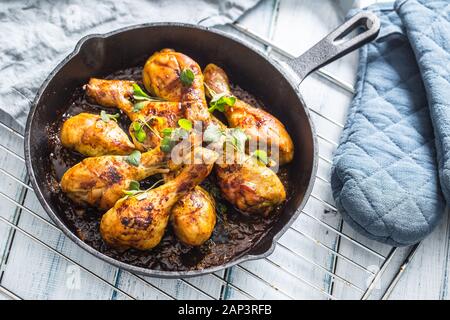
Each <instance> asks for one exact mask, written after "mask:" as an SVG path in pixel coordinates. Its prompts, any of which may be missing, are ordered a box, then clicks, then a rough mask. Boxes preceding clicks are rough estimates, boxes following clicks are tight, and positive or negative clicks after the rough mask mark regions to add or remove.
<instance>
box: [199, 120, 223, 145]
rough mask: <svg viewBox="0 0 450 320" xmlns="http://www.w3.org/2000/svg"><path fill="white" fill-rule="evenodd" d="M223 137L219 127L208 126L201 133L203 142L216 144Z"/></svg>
mask: <svg viewBox="0 0 450 320" xmlns="http://www.w3.org/2000/svg"><path fill="white" fill-rule="evenodd" d="M223 135H224V133H223V131H222V130H221V129H220V128H219V126H217V125H215V124H210V125H209V126H208V127H206V129H205V132H203V141H205V142H217V141H219V140H220V138H221V137H222V136H223Z"/></svg>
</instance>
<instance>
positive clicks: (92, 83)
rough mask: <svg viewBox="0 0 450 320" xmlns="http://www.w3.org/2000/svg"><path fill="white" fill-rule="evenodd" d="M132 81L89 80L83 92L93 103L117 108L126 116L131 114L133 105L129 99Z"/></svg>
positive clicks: (131, 92)
mask: <svg viewBox="0 0 450 320" xmlns="http://www.w3.org/2000/svg"><path fill="white" fill-rule="evenodd" d="M133 83H135V82H134V81H128V80H103V79H97V78H91V79H90V80H89V83H88V84H87V85H86V87H85V90H86V94H87V96H88V97H90V98H91V99H92V100H93V101H94V102H95V103H97V104H99V105H101V106H104V107H111V108H119V109H120V110H122V111H123V112H125V114H126V115H128V116H130V114H132V113H133V104H132V103H131V101H130V98H131V97H132V96H133V92H134V89H133Z"/></svg>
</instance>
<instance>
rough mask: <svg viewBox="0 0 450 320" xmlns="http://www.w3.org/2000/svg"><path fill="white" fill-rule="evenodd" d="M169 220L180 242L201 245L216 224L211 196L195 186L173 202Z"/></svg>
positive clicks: (214, 206)
mask: <svg viewBox="0 0 450 320" xmlns="http://www.w3.org/2000/svg"><path fill="white" fill-rule="evenodd" d="M171 222H172V227H173V230H174V232H175V235H176V236H177V237H178V239H180V241H181V242H183V243H185V244H187V245H190V246H200V245H202V244H203V243H205V242H206V241H207V240H208V239H209V238H210V237H211V234H212V232H213V230H214V226H215V225H216V205H215V201H214V199H213V197H211V195H210V194H209V193H208V192H207V191H206V190H205V189H203V188H202V187H200V186H197V187H195V189H194V190H192V191H191V192H189V193H188V194H186V195H184V196H183V197H182V198H181V199H180V200H179V201H178V202H177V203H176V204H175V206H174V207H173V209H172V214H171Z"/></svg>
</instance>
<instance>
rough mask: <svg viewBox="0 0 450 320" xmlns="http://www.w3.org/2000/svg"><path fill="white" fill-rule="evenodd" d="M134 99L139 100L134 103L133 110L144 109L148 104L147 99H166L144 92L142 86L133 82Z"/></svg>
mask: <svg viewBox="0 0 450 320" xmlns="http://www.w3.org/2000/svg"><path fill="white" fill-rule="evenodd" d="M133 99H134V100H136V101H139V102H137V103H136V104H134V107H133V112H138V111H140V110H142V108H143V107H144V106H145V104H146V103H145V102H146V101H154V102H155V101H164V99H162V98H158V97H151V96H149V95H148V94H147V93H145V92H144V90H142V88H141V87H140V86H139V85H138V84H137V83H133Z"/></svg>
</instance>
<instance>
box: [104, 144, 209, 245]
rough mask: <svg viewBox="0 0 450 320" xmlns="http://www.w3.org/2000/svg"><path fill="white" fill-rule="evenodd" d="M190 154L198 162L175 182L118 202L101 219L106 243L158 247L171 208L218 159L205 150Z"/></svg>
mask: <svg viewBox="0 0 450 320" xmlns="http://www.w3.org/2000/svg"><path fill="white" fill-rule="evenodd" d="M193 153H194V156H195V158H196V159H198V161H195V162H193V163H191V164H187V165H186V166H185V167H184V168H183V169H182V170H181V172H180V174H179V175H178V176H177V177H176V178H175V179H173V180H170V181H169V182H167V183H165V184H164V185H162V186H160V187H157V188H155V189H151V190H148V191H145V192H144V194H145V195H144V196H142V195H139V196H132V197H126V198H123V199H120V200H119V201H117V203H116V204H115V206H114V207H113V208H111V209H110V210H109V211H108V212H106V213H105V214H104V215H103V217H102V220H101V223H100V232H101V235H102V237H103V239H104V240H105V242H107V243H108V244H109V245H111V246H113V247H116V248H122V249H127V248H135V249H139V250H149V249H152V248H154V247H155V246H157V245H158V244H159V242H160V241H161V239H162V237H163V235H164V231H165V229H166V227H167V224H168V221H169V216H170V213H171V210H172V208H173V206H174V205H175V204H176V203H177V201H178V200H180V199H181V198H182V197H183V196H184V195H186V194H187V193H188V192H189V191H191V190H193V189H194V188H195V187H196V186H197V185H198V184H200V183H201V182H202V181H203V179H205V178H206V177H207V176H208V175H209V174H210V172H211V169H212V167H213V164H214V162H215V161H216V159H217V153H215V152H214V151H211V150H208V149H205V148H196V149H195V150H194V151H193Z"/></svg>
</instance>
